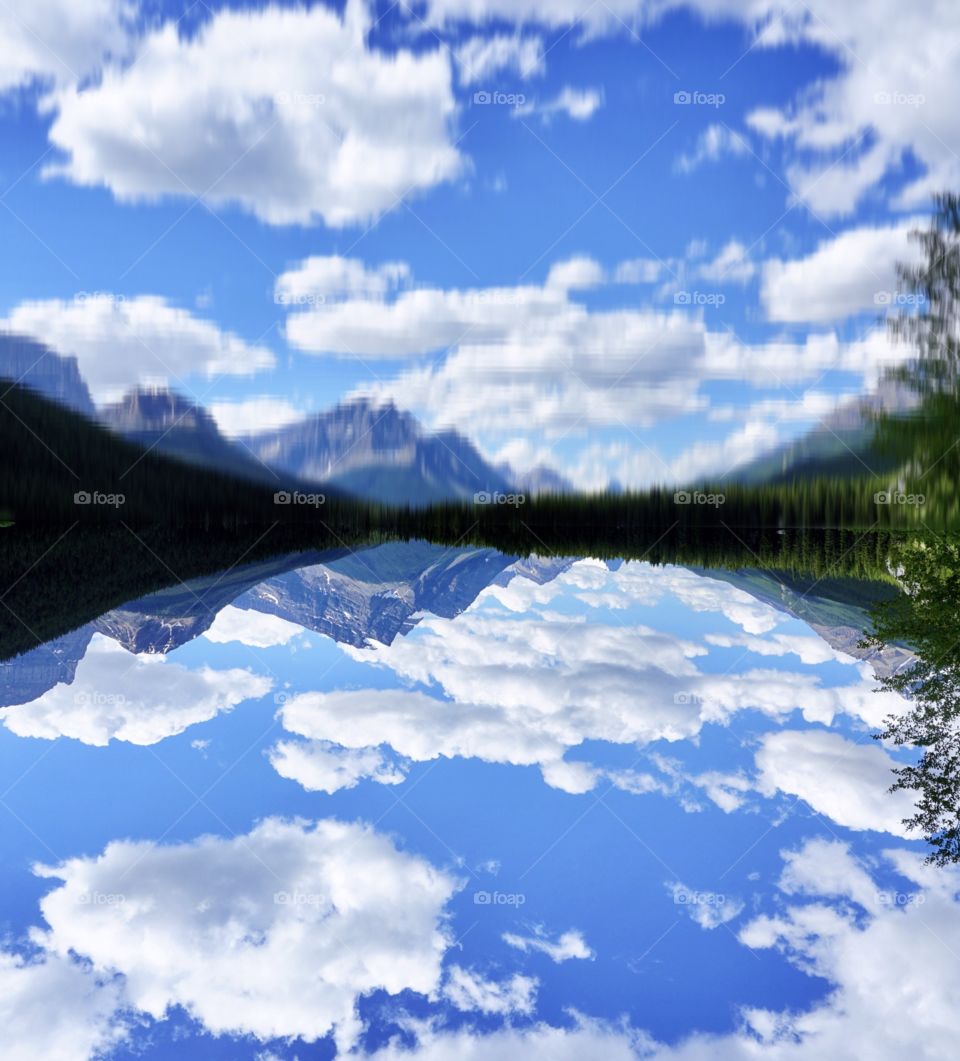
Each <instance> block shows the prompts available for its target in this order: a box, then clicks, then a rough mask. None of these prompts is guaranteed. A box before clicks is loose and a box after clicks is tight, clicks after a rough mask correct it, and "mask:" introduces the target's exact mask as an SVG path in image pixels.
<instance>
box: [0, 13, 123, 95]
mask: <svg viewBox="0 0 960 1061" xmlns="http://www.w3.org/2000/svg"><path fill="white" fill-rule="evenodd" d="M134 14H135V10H134V6H133V4H132V3H131V2H130V0H84V3H82V4H78V3H75V2H73V0H6V2H5V3H4V4H2V5H0V92H5V91H8V90H10V89H13V88H18V87H21V86H24V85H28V84H30V83H31V82H33V81H39V82H40V83H42V84H44V85H47V86H49V85H50V84H54V85H64V84H69V83H72V82H77V81H80V80H82V79H84V78H86V77H88V76H89V75H91V74H93V73H94V72H95V71H96V70H97V69H98V68H99V67H100V65H101V64H102V63H103V62H104V60H106V59H108V58H109V57H110V56H114V57H116V58H123V57H124V56H126V55H127V54H128V52H129V51H130V45H131V37H130V28H131V22H132V20H133V16H134Z"/></svg>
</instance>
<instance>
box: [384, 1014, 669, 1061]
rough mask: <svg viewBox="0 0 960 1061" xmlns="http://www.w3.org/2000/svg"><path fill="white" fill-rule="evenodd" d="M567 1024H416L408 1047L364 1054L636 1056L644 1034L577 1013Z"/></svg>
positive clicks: (567, 1059) (457, 1059) (560, 1060)
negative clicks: (473, 1027) (488, 1028)
mask: <svg viewBox="0 0 960 1061" xmlns="http://www.w3.org/2000/svg"><path fill="white" fill-rule="evenodd" d="M574 1016H575V1018H576V1023H575V1025H574V1027H572V1028H553V1027H550V1025H548V1024H544V1023H541V1022H538V1023H536V1024H534V1025H532V1026H530V1027H527V1028H522V1029H521V1028H505V1029H503V1030H501V1031H496V1032H491V1033H489V1034H486V1035H480V1034H477V1033H475V1032H471V1031H467V1030H460V1031H455V1032H451V1031H441V1030H439V1029H437V1028H433V1027H431V1026H429V1025H425V1026H422V1027H420V1028H419V1029H418V1032H419V1034H418V1043H417V1046H416V1047H415V1048H414V1049H413V1050H410V1049H408V1048H407V1047H406V1046H403V1045H401V1044H400V1043H398V1042H393V1043H390V1044H389V1045H387V1046H384V1047H382V1048H381V1049H379V1050H376V1051H375V1052H374V1053H372V1054H370V1055H369V1057H370V1061H411V1059H416V1061H526V1059H527V1058H531V1057H536V1058H543V1061H580V1059H581V1058H585V1057H590V1058H593V1057H598V1058H599V1057H602V1058H604V1061H637V1058H638V1056H640V1054H639V1053H638V1050H639V1049H640V1048H642V1047H644V1046H645V1045H646V1044H647V1043H648V1042H649V1040H648V1038H647V1037H646V1036H644V1035H642V1034H640V1033H633V1032H630V1031H629V1030H624V1029H623V1028H622V1027H617V1026H616V1025H611V1024H606V1023H604V1022H603V1021H594V1020H590V1019H588V1018H585V1017H581V1016H580V1015H578V1014H575V1015H574Z"/></svg>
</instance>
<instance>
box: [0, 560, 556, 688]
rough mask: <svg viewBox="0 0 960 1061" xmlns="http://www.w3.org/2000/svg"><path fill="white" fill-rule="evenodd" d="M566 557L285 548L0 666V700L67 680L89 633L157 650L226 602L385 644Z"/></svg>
mask: <svg viewBox="0 0 960 1061" xmlns="http://www.w3.org/2000/svg"><path fill="white" fill-rule="evenodd" d="M573 563H575V558H572V557H565V558H556V559H546V560H542V559H539V558H536V557H526V558H518V557H512V556H504V555H503V554H501V553H498V552H497V551H496V550H494V549H473V548H468V549H448V548H444V547H442V546H438V545H431V544H429V543H427V542H410V543H400V542H391V543H388V544H386V545H381V546H375V547H373V548H369V549H362V550H358V551H351V550H349V549H337V550H327V551H323V552H306V553H295V554H292V555H289V556H284V557H279V558H276V559H273V560H268V561H262V562H258V563H253V564H244V565H238V566H237V567H235V568H232V569H229V570H227V571H225V572H222V573H220V574H217V575H210V576H206V577H203V578H197V579H192V580H190V581H187V582H182V583H178V584H177V585H175V586H172V587H170V588H168V589H164V590H161V591H160V592H157V593H152V594H150V595H149V596H146V597H143V598H141V599H139V600H136V601H131V602H130V603H129V604H124V605H122V606H121V607H119V608H113V609H111V610H110V611H108V612H106V613H104V614H103V615H102V616H100V617H99V618H98V619H96V620H94V621H93V622H91V623H87V624H85V625H84V626H82V627H80V628H79V629H78V630H75V631H73V632H72V633H70V634H67V635H65V636H63V637H60V638H57V639H56V640H54V641H50V642H48V643H47V644H45V645H41V646H39V647H37V648H36V649H33V650H32V651H30V652H26V653H24V654H23V655H21V656H19V657H17V658H16V659H13V660H8V661H6V662H4V663H0V706H9V705H13V704H22V703H26V702H28V701H30V700H33V699H35V698H36V697H38V696H41V695H42V694H43V693H44V692H46V691H48V690H49V689H52V688H53V687H54V686H55V685H57V684H59V683H66V684H69V683H71V682H72V681H73V679H74V676H75V673H76V667H77V663H78V662H79V661H80V660H81V659H83V657H84V654H85V653H86V651H87V648H88V646H89V644H90V639H91V638H92V637H93V635H94V634H95V633H99V634H103V635H104V636H106V637H109V638H111V639H112V640H113V641H116V642H117V643H118V644H119V645H121V646H122V647H123V648H125V649H126V650H127V651H128V652H131V653H134V654H136V655H142V654H148V655H154V654H163V655H165V654H167V653H169V652H172V651H173V650H174V649H176V648H179V647H180V646H181V645H184V644H186V643H187V642H189V641H192V640H193V639H194V638H196V637H199V636H200V635H201V634H203V633H205V632H206V631H207V630H209V628H210V626H211V625H212V624H213V622H214V620H215V619H216V617H217V615H218V613H219V612H220V611H221V610H222V609H223V608H225V607H226V606H227V605H230V604H232V605H234V606H235V607H237V608H242V609H249V610H252V611H258V612H263V613H265V614H268V615H274V616H277V617H278V618H281V619H285V620H287V621H289V622H292V623H295V624H296V625H298V626H301V627H303V628H304V629H307V630H312V631H314V632H315V633H320V634H324V635H326V636H328V637H331V638H333V639H334V640H336V641H338V642H341V643H344V644H348V645H353V646H355V647H358V648H360V647H363V646H365V645H367V644H369V643H370V642H378V643H381V644H391V643H392V642H393V640H394V639H395V638H396V637H398V636H402V635H404V634H406V633H408V632H409V631H410V630H411V629H413V628H414V627H415V626H416V624H417V623H418V622H419V621H420V619H421V618H422V616H423V615H425V614H427V613H430V614H433V615H437V616H440V617H442V618H448V619H452V618H454V617H455V616H457V615H459V614H460V613H461V612H462V611H464V609H466V608H468V607H469V606H470V605H471V604H472V603H473V602H474V601H475V600H476V598H477V596H478V595H479V594H480V593H481V592H482V591H483V590H484V589H486V588H487V587H488V586H490V585H492V584H497V585H501V586H504V585H507V584H508V583H509V582H510V581H511V580H512V579H513V578H515V577H517V576H522V577H524V578H527V579H531V580H532V581H535V582H537V583H539V584H541V585H542V584H544V583H546V582H548V581H550V580H551V579H553V578H556V576H557V575H558V574H560V573H561V572H563V571H565V570H567V569H568V568H569V567H570V566H572V564H573Z"/></svg>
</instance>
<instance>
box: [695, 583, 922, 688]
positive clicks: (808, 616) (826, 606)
mask: <svg viewBox="0 0 960 1061" xmlns="http://www.w3.org/2000/svg"><path fill="white" fill-rule="evenodd" d="M699 573H701V574H704V575H708V576H709V577H710V578H715V579H720V580H721V581H723V582H728V583H730V585H732V586H736V587H737V588H738V589H742V590H744V591H746V592H747V593H749V594H750V595H751V596H752V597H756V599H757V600H760V601H763V602H764V603H765V604H769V605H771V607H774V608H777V609H778V610H779V611H783V612H786V613H787V614H788V615H792V616H793V617H794V618H796V619H802V620H803V622H805V623H806V624H807V625H808V626H809V627H810V628H811V629H812V630H813V631H815V632H816V633H817V634H818V635H819V636H820V637H822V638H823V640H824V641H826V642H827V644H828V645H830V646H831V647H832V648H835V649H837V651H839V652H844V653H846V654H847V655H848V656H853V657H854V658H855V659H862V660H865V661H866V662H867V663H869V664H870V666H871V668H872V670H873V672H874V674H876V676H877V677H878V678H887V677H889V676H890V675H893V674H897V673H898V672H899V671H901V670H903V668H905V667H907V666H909V665H910V664H911V663H912V662H913V661H914V660H915V658H916V657H915V656H914V653H913V652H912V651H911V650H910V649H909V648H908V647H907V646H906V645H903V644H898V643H889V644H880V645H878V644H871V645H863V644H861V642H862V641H863V638H864V635H865V633H866V632H868V631H869V630H870V629H871V616H872V614H873V612H874V611H875V609H876V608H877V606H878V605H879V604H881V603H883V602H884V601H890V600H893V599H895V598H896V597H897V595H898V594H897V590H896V587H895V586H894V585H892V584H891V583H887V582H870V581H861V580H858V579H853V578H820V579H815V578H813V577H810V576H800V575H796V574H792V573H790V572H788V571H754V570H744V571H714V570H710V571H701V572H699ZM814 591H816V592H814Z"/></svg>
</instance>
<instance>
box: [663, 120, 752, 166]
mask: <svg viewBox="0 0 960 1061" xmlns="http://www.w3.org/2000/svg"><path fill="white" fill-rule="evenodd" d="M749 152H750V145H749V144H748V143H747V141H746V139H745V138H744V137H743V136H742V135H741V134H740V133H737V132H734V130H733V129H731V128H730V127H729V126H728V125H719V124H715V125H708V126H707V128H706V129H704V131H703V132H702V133H701V134H700V136H699V137H698V138H697V142H696V144H695V145H694V148H693V150H692V151H691V152H689V154H685V155H681V156H680V157H679V158H678V159H677V162H676V169H677V171H678V172H680V173H693V171H694V170H696V169H699V168H700V167H701V166H702V165H703V164H704V163H705V162H716V161H717V160H718V159H720V158H722V157H723V156H725V155H746V154H748V153H749Z"/></svg>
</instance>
